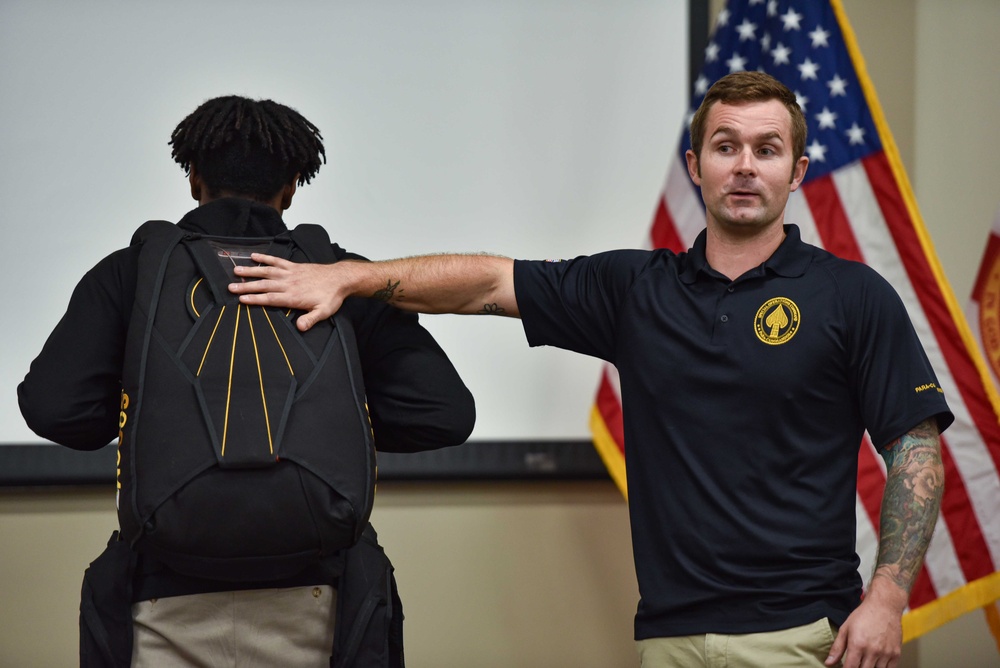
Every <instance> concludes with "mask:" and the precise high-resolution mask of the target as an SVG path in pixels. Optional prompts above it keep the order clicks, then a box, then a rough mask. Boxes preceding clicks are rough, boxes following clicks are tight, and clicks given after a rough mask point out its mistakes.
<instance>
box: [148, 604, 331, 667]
mask: <svg viewBox="0 0 1000 668" xmlns="http://www.w3.org/2000/svg"><path fill="white" fill-rule="evenodd" d="M336 600H337V590H335V589H334V588H333V587H330V586H328V585H317V586H314V587H291V588H288V589H255V590H247V591H230V592H217V593H211V594H193V595H190V596H173V597H170V598H161V599H152V600H149V601H141V602H139V603H136V604H134V605H133V606H132V622H133V624H132V627H133V630H134V641H133V646H132V666H133V668H147V667H148V668H181V667H185V668H186V667H189V666H204V667H205V668H223V667H226V666H233V667H234V668H235V667H236V666H239V668H272V667H273V666H282V667H285V666H288V667H296V668H298V667H301V668H320V667H322V668H328V667H329V665H330V654H331V652H332V649H333V623H334V616H335V614H336V609H337V607H336Z"/></svg>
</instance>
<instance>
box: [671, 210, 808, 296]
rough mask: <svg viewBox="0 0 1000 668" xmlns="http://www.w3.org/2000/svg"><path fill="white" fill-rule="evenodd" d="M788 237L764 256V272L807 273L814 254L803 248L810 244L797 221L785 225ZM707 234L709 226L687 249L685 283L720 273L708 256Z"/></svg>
mask: <svg viewBox="0 0 1000 668" xmlns="http://www.w3.org/2000/svg"><path fill="white" fill-rule="evenodd" d="M784 230H785V238H784V240H783V241H782V242H781V244H780V245H779V246H778V248H777V249H776V250H775V251H774V253H772V254H771V257H769V258H767V259H766V260H764V262H763V264H761V268H762V269H763V270H764V272H765V273H772V274H775V275H777V276H784V277H786V278H795V277H797V276H802V275H803V274H804V273H806V269H807V268H808V267H809V263H810V262H812V254H811V253H805V252H803V250H804V248H805V247H806V246H807V245H806V244H805V243H803V242H802V237H801V235H800V234H799V227H798V225H790V224H789V225H785V226H784ZM707 237H708V230H707V229H704V230H702V231H701V233H700V234H699V235H698V238H697V239H695V240H694V245H693V246H691V249H690V250H689V251H688V252H687V253H686V257H685V262H684V269H683V270H682V271H681V274H680V277H681V280H682V281H684V282H685V283H688V284H690V283H694V282H695V280H697V278H698V274H699V273H705V275H707V276H715V277H718V276H719V274H718V272H716V271H715V270H713V269H712V268H711V267H710V266H709V264H708V260H707V259H706V258H705V240H706V238H707Z"/></svg>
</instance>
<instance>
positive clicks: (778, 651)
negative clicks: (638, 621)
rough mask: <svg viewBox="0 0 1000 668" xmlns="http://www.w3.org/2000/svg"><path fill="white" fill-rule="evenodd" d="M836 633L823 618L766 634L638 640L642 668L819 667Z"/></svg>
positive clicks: (710, 635) (711, 635) (821, 665)
mask: <svg viewBox="0 0 1000 668" xmlns="http://www.w3.org/2000/svg"><path fill="white" fill-rule="evenodd" d="M836 635H837V630H836V629H835V628H834V626H833V625H832V624H831V623H830V622H829V620H827V619H826V618H825V617H824V618H823V619H821V620H819V621H817V622H813V623H812V624H806V625H805V626H797V627H795V628H791V629H783V630H781V631H770V632H768V633H746V634H742V635H721V634H716V633H709V634H706V635H694V636H678V637H674V638H649V639H647V640H639V641H638V642H636V647H637V649H638V650H639V658H640V659H641V661H642V668H699V667H700V668H801V667H815V668H823V661H825V660H826V657H827V656H828V655H829V653H830V647H831V646H832V645H833V640H834V638H835V637H836Z"/></svg>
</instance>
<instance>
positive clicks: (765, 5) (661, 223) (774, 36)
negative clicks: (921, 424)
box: [591, 0, 1000, 640]
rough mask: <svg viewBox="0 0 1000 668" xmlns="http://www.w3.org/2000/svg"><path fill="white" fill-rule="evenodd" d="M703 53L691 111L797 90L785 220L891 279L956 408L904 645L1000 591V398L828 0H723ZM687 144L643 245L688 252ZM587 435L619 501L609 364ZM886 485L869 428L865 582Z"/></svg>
mask: <svg viewBox="0 0 1000 668" xmlns="http://www.w3.org/2000/svg"><path fill="white" fill-rule="evenodd" d="M705 61H706V62H705V66H704V68H703V70H702V74H701V76H700V77H699V79H698V81H697V82H696V83H695V91H694V95H693V97H692V100H691V107H690V109H691V112H690V113H693V112H694V109H696V108H697V106H698V104H699V103H700V102H701V99H702V97H704V94H705V92H706V91H707V90H708V87H709V86H710V85H711V84H712V83H713V82H714V81H715V80H717V79H719V78H720V77H722V76H724V75H725V74H728V73H729V72H734V71H740V70H752V69H760V70H763V71H765V72H768V73H770V74H772V75H774V76H775V77H777V78H778V79H779V80H781V81H782V82H784V83H785V84H786V85H787V86H788V87H789V88H790V89H791V90H792V91H794V92H795V94H796V96H797V97H798V99H799V104H800V106H801V107H802V109H803V112H804V113H805V116H806V120H807V123H808V129H809V143H808V146H807V148H806V152H807V155H808V157H809V160H810V163H809V171H808V173H807V176H806V180H805V182H804V183H803V186H802V187H801V188H800V189H799V191H798V192H796V193H793V195H792V197H791V198H790V199H789V203H788V209H787V212H786V220H787V221H788V222H790V223H795V224H797V225H798V226H799V228H800V230H801V233H802V238H803V240H805V241H808V242H809V243H812V244H814V245H816V246H820V247H823V248H826V249H827V250H829V251H830V252H832V253H834V254H836V255H838V256H840V257H843V258H846V259H851V260H857V261H861V262H864V263H866V264H868V265H870V266H872V267H873V268H875V269H876V270H877V271H878V272H879V273H880V274H882V276H884V277H885V278H886V279H887V280H888V281H889V282H890V283H891V284H892V285H893V286H894V287H895V289H896V291H897V292H898V293H899V295H900V297H901V298H902V299H903V301H904V302H905V303H906V306H907V309H908V311H909V314H910V318H911V319H912V321H913V324H914V327H915V328H916V330H917V333H918V335H919V336H920V339H921V341H922V342H923V345H924V348H925V349H926V351H927V355H928V357H929V358H930V360H931V363H932V364H933V365H934V369H935V372H936V374H937V376H938V380H939V382H940V384H941V386H942V387H943V388H944V390H945V393H946V395H947V397H948V402H949V405H950V407H951V408H952V410H953V411H954V413H955V422H954V424H953V425H952V426H951V427H950V428H949V430H948V431H947V433H946V434H944V435H943V436H942V449H943V452H942V454H943V460H944V466H945V497H944V500H943V502H942V505H941V517H940V520H939V521H938V524H937V526H936V528H935V531H934V536H933V538H932V540H931V543H930V546H929V548H928V551H927V556H926V559H925V563H924V567H923V569H922V570H921V572H920V575H919V576H918V578H917V581H916V583H915V585H914V587H913V591H912V593H911V596H910V605H909V609H908V611H907V612H906V614H905V615H904V616H903V636H904V640H912V639H913V638H916V637H919V636H920V635H922V634H924V633H926V632H928V631H930V630H932V629H934V628H937V627H938V626H941V625H942V624H944V623H946V622H948V621H951V620H952V619H955V618H956V617H958V616H960V615H962V614H964V613H966V612H968V611H970V610H973V609H975V608H980V607H986V606H987V605H990V604H991V603H992V602H994V601H996V600H997V599H1000V572H998V566H1000V523H998V522H997V517H998V516H1000V473H998V471H1000V420H998V409H997V407H998V406H1000V400H998V398H997V393H996V391H995V390H994V388H993V387H992V386H991V385H990V382H989V379H988V375H987V374H988V372H987V371H986V368H985V365H984V363H983V360H982V357H981V356H980V355H979V354H978V351H977V350H976V345H975V342H974V339H973V336H972V333H971V332H970V330H969V327H968V325H967V324H966V322H965V320H964V318H963V315H962V311H961V308H960V307H959V305H958V303H957V302H956V300H955V297H954V295H953V294H952V291H951V288H950V287H949V286H948V283H947V281H946V279H945V277H944V275H943V273H942V271H941V267H940V265H939V263H938V260H937V257H936V255H935V253H934V249H933V247H932V245H931V242H930V239H929V237H928V235H927V232H926V231H925V229H924V225H923V222H922V220H921V218H920V214H919V211H918V210H917V206H916V202H915V199H914V196H913V193H912V190H911V187H910V184H909V181H908V179H907V177H906V173H905V171H904V170H903V167H902V163H901V162H900V159H899V154H898V151H897V149H896V146H895V143H894V142H893V139H892V135H891V134H890V132H889V128H888V126H887V124H886V122H885V119H884V117H883V114H882V110H881V107H880V105H879V103H878V100H877V99H876V97H875V90H874V88H873V87H872V84H871V82H870V80H869V79H868V76H867V73H866V71H865V66H864V62H863V60H862V58H861V53H860V51H859V50H858V47H857V44H856V42H855V39H854V34H853V32H852V31H851V28H850V26H849V25H848V23H847V18H846V16H845V15H844V11H843V8H842V7H841V5H840V1H839V0H824V1H822V2H818V1H817V0H782V1H781V2H778V1H777V0H767V1H765V0H743V1H742V2H739V1H736V0H731V1H730V2H729V4H728V6H727V8H726V9H724V10H723V11H722V12H720V14H719V17H718V19H717V22H716V28H715V33H714V35H713V37H712V40H711V42H710V43H709V46H708V48H707V49H706V53H705ZM689 146H690V143H689V140H688V137H687V130H686V124H685V128H684V131H683V132H682V137H681V141H680V145H679V147H678V151H677V153H676V154H675V155H674V157H673V161H672V162H671V164H670V166H669V169H668V173H667V179H666V184H665V185H664V188H663V191H662V194H661V198H660V201H659V203H658V206H657V208H656V214H655V216H654V220H653V224H652V229H651V230H650V238H649V245H650V247H658V248H659V247H663V248H671V249H673V250H675V251H681V250H685V249H687V248H689V247H690V246H691V244H692V243H693V242H694V239H695V237H696V236H697V234H698V233H699V232H700V231H701V230H702V229H703V228H704V225H705V212H704V208H703V204H702V201H701V197H700V195H699V193H698V191H697V189H696V188H695V187H694V185H693V184H692V183H691V180H690V179H689V178H688V174H687V169H686V166H685V162H684V157H683V156H684V151H685V150H686V149H687V148H688V147H689ZM998 224H1000V222H998ZM991 253H992V255H991ZM987 256H988V258H989V259H990V262H989V265H990V266H989V268H986V267H987V264H986V263H984V270H983V272H981V274H980V281H979V282H977V288H976V289H977V293H976V294H977V296H978V297H981V298H982V300H985V301H982V302H977V303H981V305H982V308H980V309H978V317H979V320H978V321H977V320H973V322H982V323H984V324H983V327H982V332H983V336H984V337H986V339H987V341H986V343H987V345H986V347H985V349H986V350H987V352H988V354H991V355H992V357H991V359H992V360H994V361H995V363H996V365H997V366H995V368H996V369H1000V229H998V228H996V227H995V228H994V236H993V237H992V238H991V244H990V246H989V248H988V250H987ZM990 346H992V348H991V347H990ZM991 351H992V352H991ZM998 376H1000V372H998ZM591 428H592V431H593V434H594V442H595V445H596V447H597V449H598V451H599V452H600V454H601V457H602V458H603V460H604V462H605V463H606V465H607V467H608V470H609V472H610V473H611V476H612V478H614V480H615V482H616V483H617V484H618V486H619V488H620V489H621V490H622V493H623V494H625V495H626V498H627V496H628V495H627V489H626V482H625V460H624V448H625V443H624V437H623V431H622V412H621V399H620V392H619V385H618V376H617V373H616V371H615V369H614V368H613V367H611V366H607V367H606V368H605V370H604V372H603V374H602V377H601V381H600V385H599V388H598V391H597V399H596V401H595V405H594V408H593V410H592V412H591ZM884 485H885V465H884V463H883V462H882V459H881V457H879V456H878V455H877V453H876V452H875V450H874V448H873V447H872V445H871V443H870V442H869V441H868V439H867V437H866V438H865V439H864V442H863V443H862V444H861V449H860V457H859V464H858V495H857V509H858V538H857V550H858V555H859V556H860V557H861V567H860V572H861V575H862V578H863V579H864V580H865V581H867V579H868V577H869V576H870V575H871V573H872V571H873V570H874V564H875V554H876V550H877V546H878V527H879V509H880V507H881V503H882V490H883V488H884ZM988 617H989V616H988ZM993 617H994V618H996V615H994V616H993Z"/></svg>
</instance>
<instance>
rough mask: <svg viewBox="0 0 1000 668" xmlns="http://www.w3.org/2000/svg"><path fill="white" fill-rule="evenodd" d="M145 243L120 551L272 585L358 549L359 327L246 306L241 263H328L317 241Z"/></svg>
mask: <svg viewBox="0 0 1000 668" xmlns="http://www.w3.org/2000/svg"><path fill="white" fill-rule="evenodd" d="M132 243H133V244H141V245H142V247H141V250H140V255H139V274H138V280H137V283H136V296H135V304H134V307H133V309H132V317H131V321H130V323H129V329H128V338H127V341H126V348H125V361H124V366H123V377H122V390H123V391H122V410H121V415H120V418H119V424H120V427H121V429H120V433H119V445H118V481H119V482H118V487H119V502H118V517H119V523H120V526H121V533H122V537H123V538H124V540H126V541H127V542H128V543H129V545H130V546H131V547H132V548H133V549H135V550H136V551H138V552H140V553H148V554H149V555H151V556H153V557H155V558H157V559H159V560H160V561H162V562H163V563H164V564H166V565H167V566H169V567H170V568H172V569H173V570H175V571H177V572H179V573H183V574H187V575H193V576H197V577H205V578H212V579H216V580H231V581H241V582H245V581H253V580H273V579H278V578H284V577H288V576H291V575H294V574H295V573H296V572H298V571H300V570H301V569H303V568H304V567H306V566H308V565H310V564H312V563H315V562H316V561H317V560H318V559H319V558H320V557H323V556H327V555H331V554H333V553H335V552H337V551H338V550H341V549H343V548H346V547H349V546H351V545H353V544H355V543H356V542H357V541H358V539H359V538H360V536H361V533H362V531H363V530H364V528H365V526H366V524H367V521H368V517H369V515H370V514H371V508H372V502H373V497H374V488H375V450H374V444H373V437H372V431H371V423H370V421H369V417H368V411H367V406H366V403H365V395H364V388H363V385H362V378H361V366H360V362H359V360H358V353H357V346H356V342H355V339H354V333H353V329H352V327H351V324H350V322H349V321H347V320H346V319H345V318H342V317H339V316H334V317H333V318H330V319H329V320H327V321H325V322H323V323H317V325H316V326H314V327H313V328H311V329H310V330H309V331H308V332H304V333H303V332H299V331H298V329H296V327H295V317H296V316H297V313H295V312H290V311H284V310H279V309H275V308H263V307H249V306H247V305H244V304H240V303H239V300H238V298H237V297H236V296H235V295H233V294H232V293H230V292H229V290H228V284H229V283H231V282H233V281H234V280H239V279H236V278H235V277H234V274H233V272H232V266H234V264H236V263H249V256H250V253H251V252H253V251H259V252H265V253H267V254H269V255H276V256H279V257H284V258H288V259H291V260H294V261H309V262H325V263H329V262H333V261H335V258H334V256H333V250H332V248H331V245H330V240H329V237H328V236H327V234H326V231H325V230H324V229H323V228H322V227H319V226H316V225H300V226H298V227H297V228H295V229H294V230H293V231H291V232H286V233H283V234H281V235H279V236H277V237H267V238H232V237H213V236H207V235H201V234H197V233H193V232H187V231H185V230H182V229H181V228H179V227H177V226H176V225H173V224H171V223H167V222H164V221H150V222H148V223H146V224H144V225H143V226H142V227H140V228H139V230H138V231H137V232H136V233H135V235H134V236H133V239H132Z"/></svg>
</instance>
